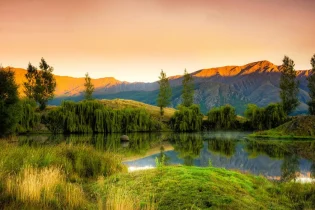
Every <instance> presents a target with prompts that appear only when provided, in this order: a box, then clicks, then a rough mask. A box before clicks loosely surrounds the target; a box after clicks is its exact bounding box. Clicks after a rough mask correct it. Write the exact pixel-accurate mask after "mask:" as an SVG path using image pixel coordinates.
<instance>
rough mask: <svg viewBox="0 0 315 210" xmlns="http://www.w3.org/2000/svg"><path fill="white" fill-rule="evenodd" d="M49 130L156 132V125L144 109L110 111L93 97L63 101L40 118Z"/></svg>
mask: <svg viewBox="0 0 315 210" xmlns="http://www.w3.org/2000/svg"><path fill="white" fill-rule="evenodd" d="M44 118H45V119H44V121H45V124H46V126H47V127H48V129H49V130H51V131H52V132H55V133H58V132H64V133H115V132H124V133H128V132H137V131H139V132H140V131H158V129H159V128H160V124H159V122H158V121H157V120H155V119H153V118H152V117H151V116H150V114H149V113H148V112H147V111H146V110H145V109H140V108H137V109H136V108H125V109H120V110H113V109H111V108H108V107H106V106H104V104H102V103H101V102H99V101H97V100H91V101H81V102H78V103H75V102H72V101H64V102H63V103H62V104H61V106H60V107H58V108H56V109H53V110H51V111H49V112H48V114H47V115H46V116H45V117H44Z"/></svg>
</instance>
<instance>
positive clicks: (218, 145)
mask: <svg viewBox="0 0 315 210" xmlns="http://www.w3.org/2000/svg"><path fill="white" fill-rule="evenodd" d="M235 147H236V140H230V139H222V138H219V139H218V138H211V139H209V140H208V150H209V151H211V152H214V153H219V154H222V155H224V156H226V157H231V156H233V155H234V153H235Z"/></svg>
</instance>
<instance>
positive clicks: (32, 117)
mask: <svg viewBox="0 0 315 210" xmlns="http://www.w3.org/2000/svg"><path fill="white" fill-rule="evenodd" d="M20 105H21V108H22V112H21V115H20V117H19V118H20V120H19V124H18V126H17V132H18V133H25V132H29V131H33V130H34V129H36V127H37V126H39V123H40V120H41V119H40V118H41V116H40V114H39V113H38V112H36V102H35V101H34V100H32V99H27V98H26V99H22V100H21V101H20Z"/></svg>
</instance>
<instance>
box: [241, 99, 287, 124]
mask: <svg viewBox="0 0 315 210" xmlns="http://www.w3.org/2000/svg"><path fill="white" fill-rule="evenodd" d="M245 116H246V118H247V119H248V120H249V122H250V124H251V127H252V128H253V129H257V130H264V129H271V128H275V127H277V126H279V125H280V124H282V123H283V122H284V121H285V119H286V116H287V115H286V113H285V112H284V110H283V106H282V104H279V103H276V104H275V103H271V104H269V105H268V106H267V107H258V106H257V105H255V104H248V105H247V108H246V110H245Z"/></svg>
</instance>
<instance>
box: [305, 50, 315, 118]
mask: <svg viewBox="0 0 315 210" xmlns="http://www.w3.org/2000/svg"><path fill="white" fill-rule="evenodd" d="M311 65H312V70H311V75H310V76H309V77H308V78H307V80H308V85H307V86H308V89H309V95H310V97H311V100H310V101H309V102H308V106H309V107H308V110H309V113H310V114H311V115H315V54H314V55H313V57H312V58H311Z"/></svg>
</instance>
